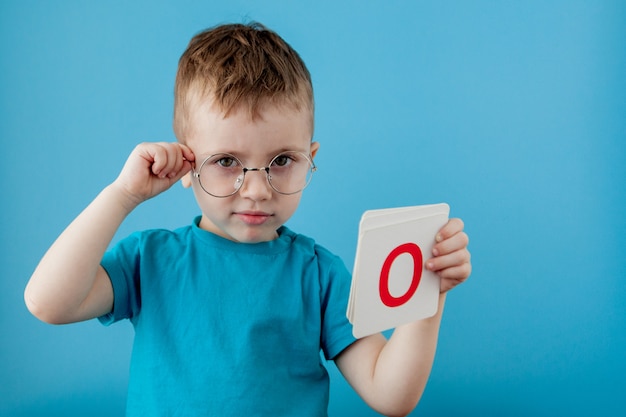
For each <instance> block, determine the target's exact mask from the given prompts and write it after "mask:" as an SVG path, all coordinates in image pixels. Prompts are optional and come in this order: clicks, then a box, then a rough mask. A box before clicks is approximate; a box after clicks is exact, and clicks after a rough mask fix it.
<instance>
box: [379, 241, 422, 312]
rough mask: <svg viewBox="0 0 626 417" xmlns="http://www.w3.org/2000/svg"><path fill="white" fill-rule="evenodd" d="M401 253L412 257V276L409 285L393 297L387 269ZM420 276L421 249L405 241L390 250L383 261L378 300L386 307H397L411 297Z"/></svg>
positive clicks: (388, 269)
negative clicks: (402, 292)
mask: <svg viewBox="0 0 626 417" xmlns="http://www.w3.org/2000/svg"><path fill="white" fill-rule="evenodd" d="M403 253H408V254H409V255H411V256H412V257H413V278H412V280H411V285H410V286H409V289H408V290H407V291H406V292H405V293H404V294H403V295H401V296H400V297H394V296H393V295H391V293H390V292H389V271H390V270H391V265H392V264H393V262H394V261H395V260H396V258H397V257H398V256H400V255H402V254H403ZM421 278H422V251H421V250H420V247H419V246H417V245H416V244H415V243H405V244H402V245H400V246H398V247H397V248H395V249H394V250H392V251H391V253H390V254H389V256H387V259H385V262H384V263H383V269H382V270H381V271H380V281H379V286H378V291H379V293H380V300H381V301H382V302H383V304H385V305H386V306H387V307H399V306H401V305H402V304H404V303H406V302H407V301H409V300H410V299H411V297H413V294H415V291H417V287H418V286H419V284H420V280H421Z"/></svg>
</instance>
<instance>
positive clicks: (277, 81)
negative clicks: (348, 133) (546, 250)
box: [174, 22, 314, 142]
mask: <svg viewBox="0 0 626 417" xmlns="http://www.w3.org/2000/svg"><path fill="white" fill-rule="evenodd" d="M208 100H213V103H212V104H213V105H215V106H217V108H218V110H221V111H222V112H223V113H224V117H228V115H229V114H230V112H232V111H235V110H240V109H241V110H246V111H248V112H249V114H250V117H252V118H253V119H254V118H256V117H258V116H259V114H260V111H261V109H262V106H265V105H268V104H271V105H286V106H288V107H290V108H293V109H295V110H305V111H310V113H311V131H312V128H313V108H314V104H313V86H312V83H311V75H310V73H309V71H308V69H307V68H306V65H305V64H304V62H303V61H302V59H301V58H300V56H299V55H298V53H297V52H296V51H295V50H294V49H293V48H292V47H291V46H290V45H289V44H287V42H285V41H284V40H283V39H282V38H281V37H280V36H279V35H278V34H276V33H275V32H273V31H271V30H269V29H267V28H266V27H265V26H263V25H262V24H260V23H256V22H255V23H250V24H228V25H221V26H216V27H214V28H210V29H207V30H205V31H203V32H201V33H199V34H197V35H196V36H194V37H193V38H192V39H191V41H190V42H189V45H188V47H187V49H186V50H185V52H184V53H183V55H182V56H181V58H180V60H179V63H178V73H177V74H176V84H175V88H174V133H175V134H176V136H177V137H178V140H179V141H181V142H184V141H185V139H186V138H187V133H189V132H188V129H189V121H190V116H191V110H193V109H194V108H197V107H198V106H200V105H202V104H204V103H205V102H207V101H208Z"/></svg>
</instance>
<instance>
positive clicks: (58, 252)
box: [25, 184, 135, 323]
mask: <svg viewBox="0 0 626 417" xmlns="http://www.w3.org/2000/svg"><path fill="white" fill-rule="evenodd" d="M134 207H135V203H133V202H132V201H131V199H129V198H128V196H126V195H125V194H124V193H123V192H122V191H121V190H120V189H119V188H117V187H116V186H115V185H114V184H113V185H110V186H108V187H106V188H105V189H104V190H103V191H102V192H101V193H100V194H99V195H98V196H97V197H96V198H95V199H94V200H93V201H92V203H91V204H90V205H89V206H88V207H87V208H86V209H85V210H84V211H83V212H82V213H81V214H80V215H79V216H78V217H77V218H76V219H75V220H74V221H73V222H72V223H71V224H70V225H69V226H68V227H67V228H66V229H65V231H63V233H62V234H61V235H60V236H59V237H58V238H57V240H56V241H55V242H54V244H53V245H52V246H51V247H50V249H49V250H48V251H47V253H46V254H45V255H44V257H43V258H42V260H41V261H40V263H39V265H38V266H37V268H36V269H35V272H34V273H33V275H32V277H31V279H30V281H29V283H28V285H27V287H26V291H25V300H26V304H27V306H28V308H29V310H31V312H33V314H35V315H36V316H37V317H38V318H40V319H42V320H44V321H47V322H53V323H62V322H69V321H76V320H77V319H81V318H82V317H79V315H80V313H79V310H80V308H81V307H83V303H84V302H85V300H86V299H87V298H88V296H90V293H91V291H92V289H93V288H94V285H95V280H96V276H97V274H98V269H99V268H100V261H101V259H102V256H103V254H104V252H105V251H106V249H107V247H108V245H109V244H110V242H111V240H112V239H113V236H114V235H115V232H116V231H117V229H118V228H119V226H120V224H121V223H122V221H123V220H124V219H125V218H126V216H127V215H128V214H129V213H130V212H131V211H132V210H133V208H134ZM94 296H95V298H92V297H94ZM92 297H90V302H91V301H92V299H95V301H96V302H98V300H100V302H101V301H102V294H92ZM98 297H100V298H98ZM111 302H112V294H111Z"/></svg>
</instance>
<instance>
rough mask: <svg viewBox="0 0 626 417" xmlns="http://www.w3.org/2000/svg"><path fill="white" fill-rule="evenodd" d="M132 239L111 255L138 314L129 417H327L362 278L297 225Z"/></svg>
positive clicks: (120, 305) (121, 290) (119, 290)
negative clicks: (351, 302) (332, 370)
mask: <svg viewBox="0 0 626 417" xmlns="http://www.w3.org/2000/svg"><path fill="white" fill-rule="evenodd" d="M198 221H199V218H197V219H196V220H195V221H194V223H193V224H192V225H191V226H188V227H184V228H181V229H177V230H174V231H168V230H151V231H145V232H139V233H135V234H132V235H130V236H129V237H128V238H126V239H124V240H122V241H120V242H119V243H118V244H117V245H116V246H115V247H114V248H113V249H112V250H110V251H109V252H107V253H106V254H105V256H104V258H103V260H102V266H103V267H104V268H105V269H106V271H107V273H108V274H109V277H110V279H111V282H112V284H113V291H114V295H115V301H114V307H113V311H112V312H111V313H110V314H108V315H106V316H103V317H101V318H100V320H101V321H102V322H103V323H104V324H110V323H113V322H115V321H118V320H121V319H130V320H131V322H132V323H133V325H134V328H135V340H134V345H133V354H132V359H131V368H130V381H129V387H128V400H127V415H128V416H185V417H191V416H251V415H256V416H258V415H265V416H298V417H306V416H325V415H326V414H327V406H328V393H329V378H328V373H327V372H326V369H325V367H324V364H323V360H322V358H321V355H320V350H321V351H322V352H323V354H324V356H325V357H326V358H327V359H333V358H334V357H335V356H336V355H337V354H339V353H340V352H341V351H342V350H343V349H345V348H346V347H347V346H348V345H350V344H351V343H352V342H354V340H355V339H354V338H353V336H352V330H351V326H350V324H349V323H348V321H347V319H346V307H347V301H348V295H349V290H350V288H349V287H350V274H349V272H348V271H347V270H346V268H345V266H344V264H343V262H342V261H341V260H340V259H339V258H338V257H337V256H335V255H333V254H331V253H330V252H329V251H327V250H326V249H324V248H322V247H321V246H319V245H317V244H315V242H314V241H313V240H312V239H310V238H308V237H305V236H303V235H299V234H296V233H294V232H292V231H291V230H289V229H288V228H286V227H282V228H281V229H279V237H278V238H277V239H276V240H273V241H271V242H263V243H258V244H241V243H236V242H232V241H229V240H227V239H223V238H221V237H219V236H217V235H214V234H212V233H210V232H207V231H205V230H202V229H200V228H199V227H198Z"/></svg>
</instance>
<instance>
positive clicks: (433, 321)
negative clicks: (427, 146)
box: [335, 219, 471, 416]
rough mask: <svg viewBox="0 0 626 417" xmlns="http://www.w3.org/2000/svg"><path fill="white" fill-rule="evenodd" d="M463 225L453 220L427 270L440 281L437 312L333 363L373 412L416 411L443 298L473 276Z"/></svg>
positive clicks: (359, 344) (360, 343)
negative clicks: (433, 273) (432, 272)
mask: <svg viewBox="0 0 626 417" xmlns="http://www.w3.org/2000/svg"><path fill="white" fill-rule="evenodd" d="M467 243H468V238H467V235H466V234H465V233H464V232H463V222H462V221H461V220H460V219H452V220H450V221H449V222H448V224H446V225H445V226H444V227H443V228H442V229H441V230H440V232H439V234H438V236H437V244H436V245H435V246H434V248H433V255H435V256H434V257H433V258H431V259H430V260H428V261H427V262H426V268H428V269H429V270H432V271H435V272H437V274H439V276H440V277H441V294H440V296H439V309H438V311H437V313H436V314H435V315H434V316H433V317H429V318H426V319H423V320H419V321H416V322H413V323H409V324H406V325H403V326H399V327H397V328H396V329H395V330H394V332H393V334H392V336H391V337H390V338H389V340H388V341H387V340H386V339H385V337H384V336H383V335H381V334H376V335H372V336H368V337H365V338H363V339H360V340H357V341H356V342H355V343H353V344H352V345H351V346H349V347H348V348H347V349H346V350H344V351H343V352H342V353H341V354H339V356H338V357H337V358H336V359H335V363H336V364H337V367H338V368H339V370H340V371H341V373H342V374H343V375H344V377H345V378H346V380H347V381H348V382H349V383H350V385H351V386H352V387H353V388H354V389H355V391H356V392H357V393H358V394H359V395H360V396H361V397H362V398H363V399H364V400H365V401H366V402H367V403H368V404H369V405H370V406H371V407H372V408H373V409H375V410H377V411H378V412H379V413H381V414H384V415H387V416H404V415H407V414H409V413H410V412H411V411H412V410H413V409H414V408H415V406H416V405H417V403H418V401H419V399H420V397H421V395H422V392H423V391H424V388H425V387H426V382H427V381H428V377H429V375H430V371H431V368H432V364H433V361H434V358H435V351H436V348H437V338H438V335H439V325H440V323H441V316H442V313H443V306H444V303H445V299H446V292H447V291H448V290H450V289H451V288H453V287H454V286H456V285H457V284H459V283H461V282H463V281H465V280H466V279H467V277H468V276H469V274H470V272H471V264H470V254H469V251H468V250H467Z"/></svg>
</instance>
